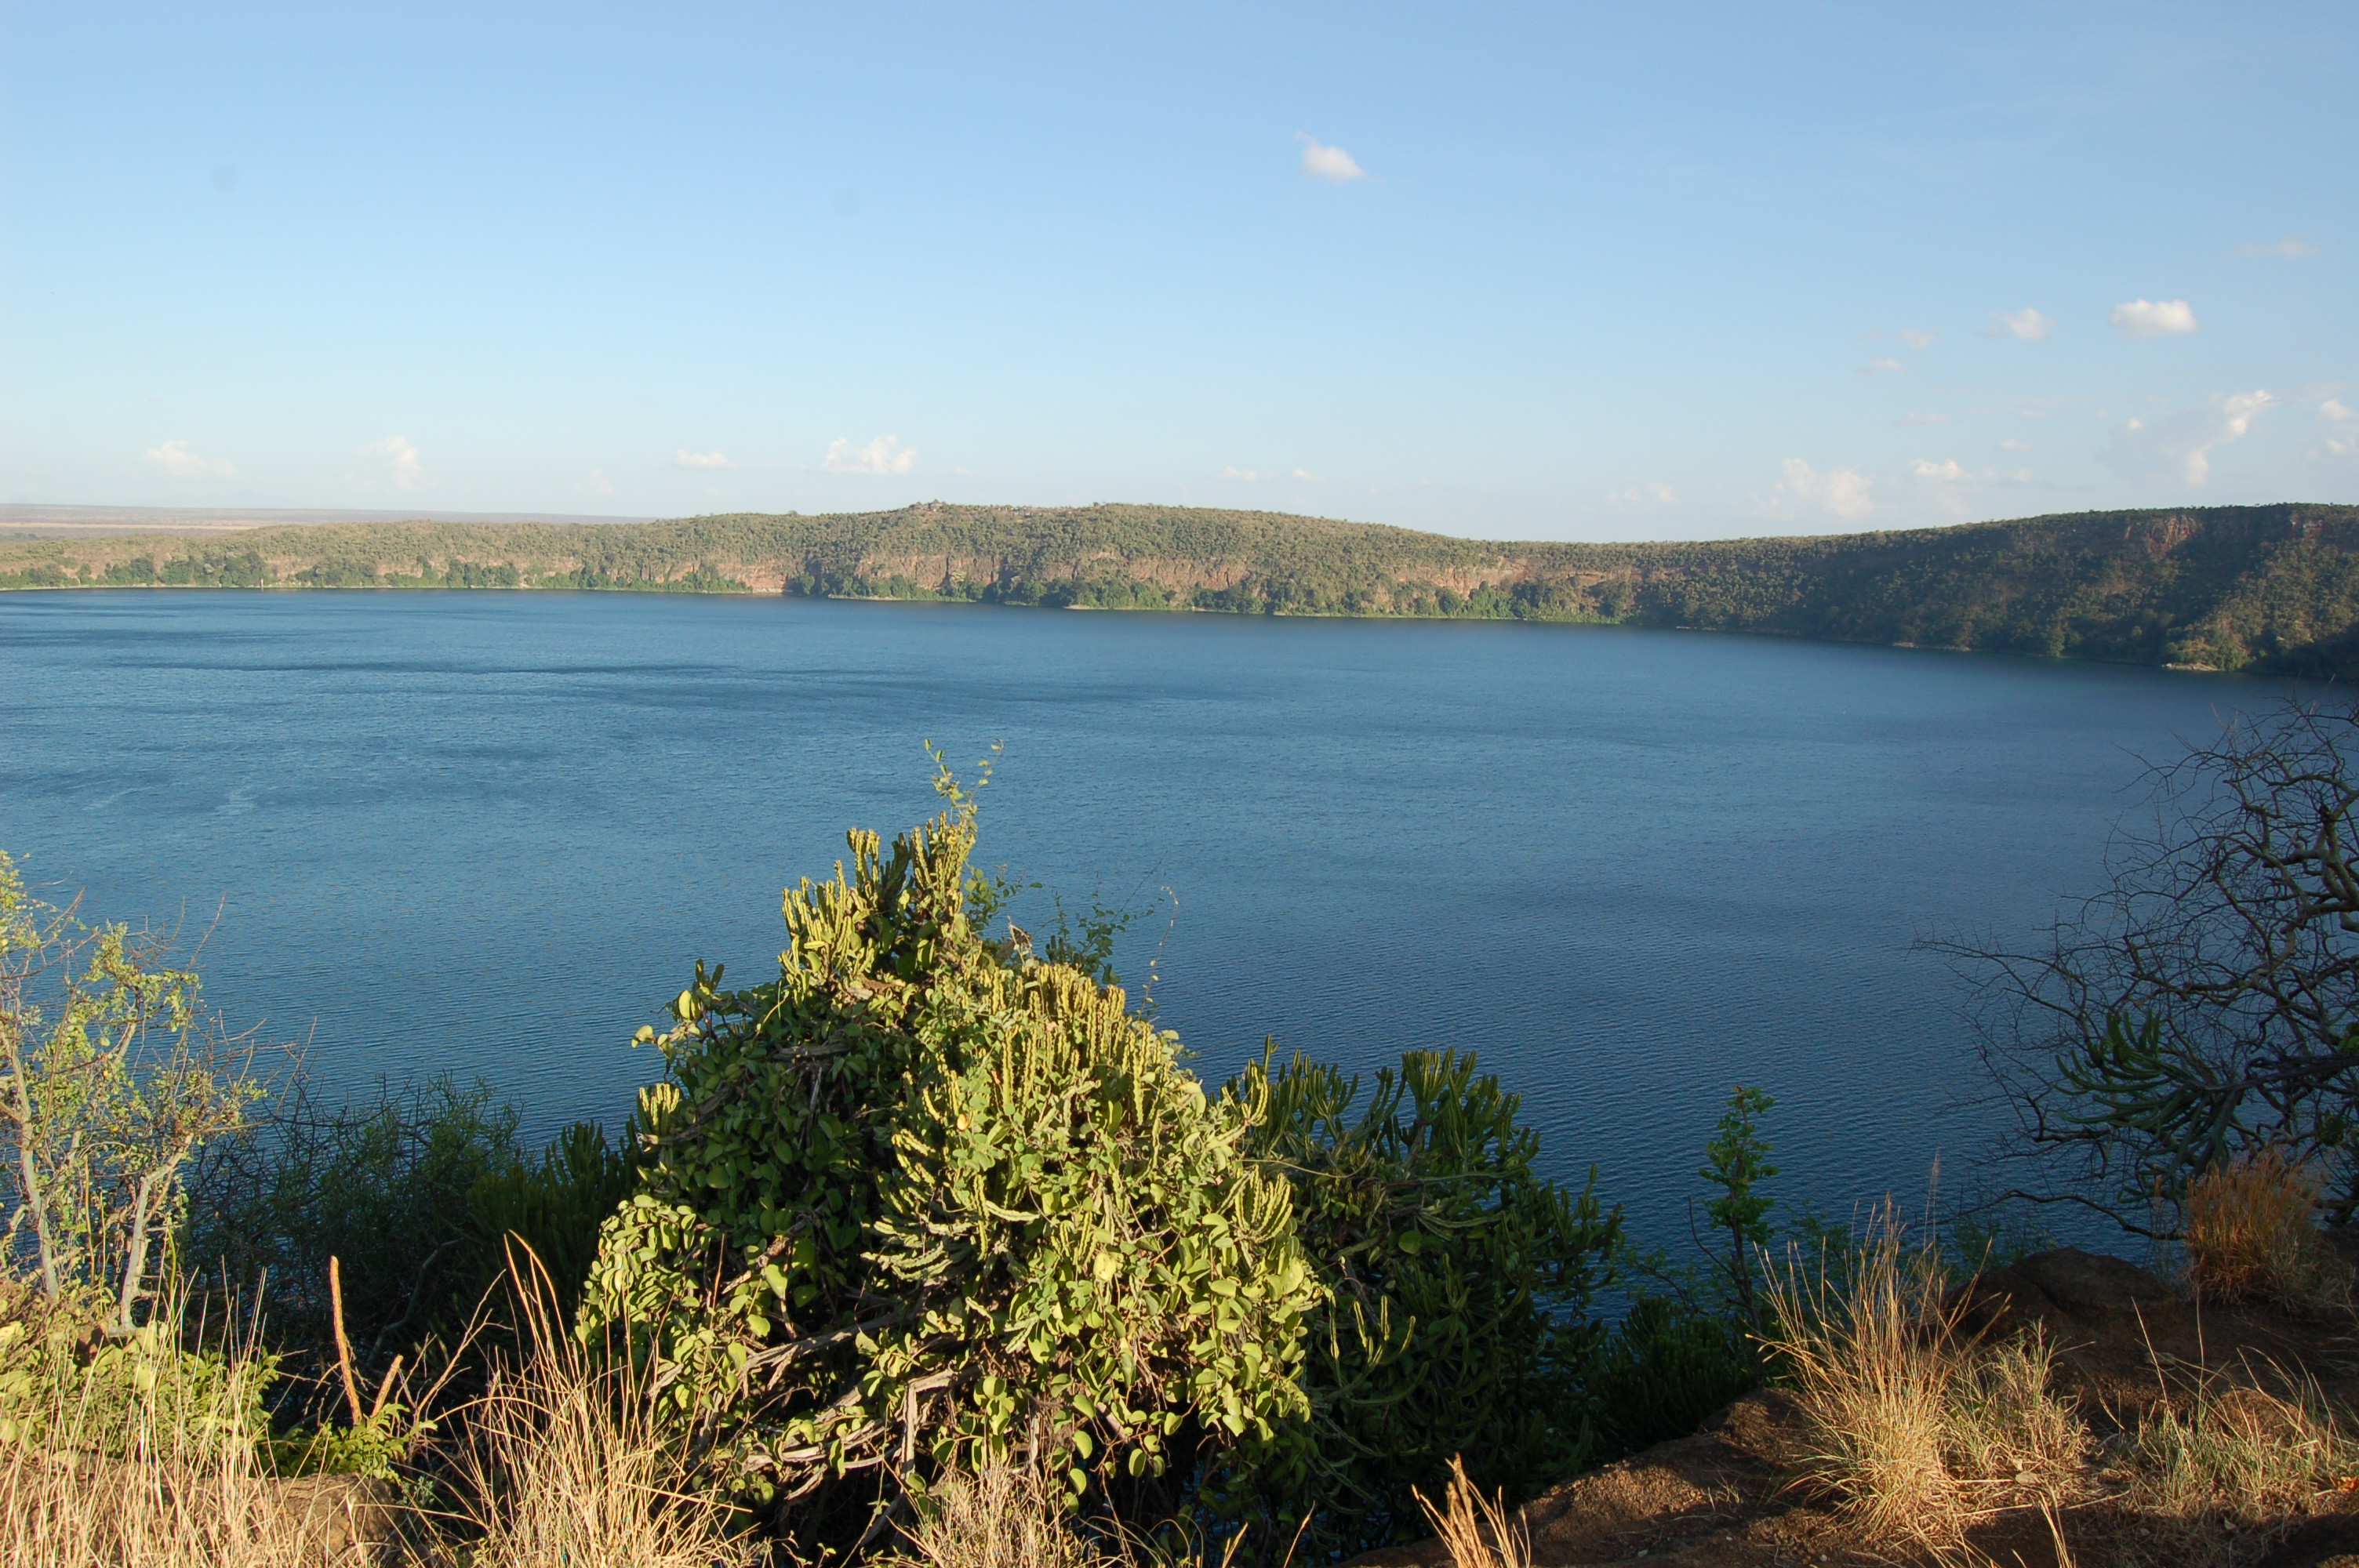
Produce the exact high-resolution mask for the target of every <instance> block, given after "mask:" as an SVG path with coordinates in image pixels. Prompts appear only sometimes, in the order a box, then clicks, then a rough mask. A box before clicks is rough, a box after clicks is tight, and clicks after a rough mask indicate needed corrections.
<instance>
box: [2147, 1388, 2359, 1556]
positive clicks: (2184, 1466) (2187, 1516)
mask: <svg viewBox="0 0 2359 1568" xmlns="http://www.w3.org/2000/svg"><path fill="white" fill-rule="evenodd" d="M2128 1457H2129V1464H2130V1467H2131V1471H2132V1475H2133V1477H2134V1479H2133V1485H2132V1491H2131V1499H2132V1501H2133V1502H2134V1504H2135V1505H2136V1507H2137V1508H2138V1509H2140V1510H2141V1511H2143V1512H2147V1513H2150V1514H2157V1515H2160V1516H2162V1517H2164V1518H2169V1519H2183V1520H2228V1521H2233V1522H2234V1523H2236V1524H2238V1525H2241V1526H2246V1527H2250V1526H2256V1525H2258V1526H2272V1525H2277V1524H2282V1523H2283V1522H2284V1521H2286V1520H2287V1519H2290V1518H2296V1517H2299V1516H2300V1515H2302V1514H2305V1513H2307V1512H2309V1511H2310V1508H2311V1507H2312V1505H2313V1504H2314V1503H2315V1502H2316V1501H2317V1500H2318V1499H2319V1498H2321V1497H2322V1496H2326V1495H2329V1494H2332V1492H2334V1491H2335V1490H2336V1488H2337V1483H2339V1482H2340V1481H2342V1480H2343V1479H2344V1478H2346V1477H2348V1476H2352V1475H2353V1474H2354V1471H2359V1446H2355V1445H2354V1444H2353V1443H2352V1441H2351V1439H2350V1438H2349V1437H2348V1436H2346V1435H2345V1434H2344V1433H2343V1431H2342V1429H2341V1426H2340V1423H2338V1422H2336V1420H2335V1419H2334V1416H2333V1413H2332V1411H2329V1410H2328V1409H2327V1408H2326V1405H2325V1402H2324V1401H2323V1400H2321V1398H2320V1397H2319V1391H2318V1390H2317V1388H2316V1386H2315V1385H2312V1384H2304V1385H2302V1386H2301V1387H2300V1388H2299V1389H2298V1390H2295V1391H2294V1392H2292V1393H2289V1394H2277V1393H2272V1392H2269V1391H2268V1390H2266V1389H2261V1388H2256V1387H2253V1386H2251V1385H2250V1384H2248V1383H2245V1382H2242V1381H2236V1382H2230V1381H2229V1380H2227V1379H2223V1378H2220V1377H2217V1376H2214V1377H2212V1378H2209V1379H2205V1380H2204V1382H2203V1383H2202V1385H2201V1386H2200V1387H2199V1388H2197V1389H2196V1390H2193V1391H2192V1392H2191V1393H2190V1394H2189V1395H2187V1396H2185V1397H2183V1398H2181V1399H2180V1400H2174V1401H2172V1402H2170V1403H2169V1404H2167V1405H2163V1406H2161V1407H2159V1408H2158V1409H2157V1410H2156V1411H2154V1412H2153V1413H2152V1414H2150V1415H2149V1416H2148V1417H2147V1420H2146V1421H2145V1422H2143V1423H2141V1424H2140V1426H2139V1427H2138V1429H2137V1431H2136V1434H2135V1436H2134V1439H2133V1442H2132V1446H2131V1449H2130V1453H2129V1455H2128Z"/></svg>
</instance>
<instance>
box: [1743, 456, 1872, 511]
mask: <svg viewBox="0 0 2359 1568" xmlns="http://www.w3.org/2000/svg"><path fill="white" fill-rule="evenodd" d="M1874 482H1875V481H1873V480H1871V479H1869V478H1867V477H1866V476H1865V475H1864V474H1861V473H1858V472H1856V471H1854V470H1851V469H1837V470H1834V471H1833V472H1832V473H1825V474H1822V473H1821V472H1819V470H1816V469H1814V468H1812V467H1811V466H1810V464H1809V463H1806V462H1804V461H1803V460H1801V459H1799V458H1788V459H1787V460H1785V462H1784V463H1783V464H1782V465H1780V467H1779V469H1778V471H1777V483H1776V484H1775V485H1773V486H1771V487H1770V490H1769V493H1768V495H1767V496H1766V497H1765V498H1763V502H1762V505H1763V508H1764V510H1766V511H1767V512H1769V513H1770V514H1772V515H1774V516H1778V517H1794V516H1799V515H1802V514H1810V513H1827V514H1832V515H1833V516H1836V517H1864V516H1866V515H1867V514H1868V513H1869V512H1871V511H1873V510H1874V509H1875V503H1874V502H1873V501H1871V500H1869V499H1868V494H1867V492H1868V487H1869V486H1870V485H1872V484H1873V483H1874Z"/></svg>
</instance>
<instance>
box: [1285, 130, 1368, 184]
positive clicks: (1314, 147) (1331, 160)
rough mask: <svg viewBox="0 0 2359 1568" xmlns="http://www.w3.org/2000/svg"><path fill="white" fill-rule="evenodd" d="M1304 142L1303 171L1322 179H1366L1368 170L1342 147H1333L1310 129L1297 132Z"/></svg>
mask: <svg viewBox="0 0 2359 1568" xmlns="http://www.w3.org/2000/svg"><path fill="white" fill-rule="evenodd" d="M1295 135H1296V136H1297V138H1298V139H1299V140H1300V142H1301V143H1302V172H1303V173H1305V174H1308V175H1311V176H1314V177H1316V178H1320V179H1365V178H1368V171H1367V170H1366V169H1364V168H1361V167H1360V165H1359V162H1358V160H1356V159H1355V158H1353V157H1352V155H1351V154H1350V153H1347V152H1345V151H1344V150H1343V148H1342V147H1331V146H1327V145H1326V144H1325V143H1324V142H1321V140H1320V139H1319V138H1318V137H1316V136H1314V135H1310V133H1309V132H1308V131H1298V132H1296V133H1295Z"/></svg>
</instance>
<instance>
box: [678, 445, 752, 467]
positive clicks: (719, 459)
mask: <svg viewBox="0 0 2359 1568" xmlns="http://www.w3.org/2000/svg"><path fill="white" fill-rule="evenodd" d="M671 466H672V467H674V468H676V469H734V468H735V467H736V466H737V465H736V464H735V463H733V462H731V461H730V460H729V454H728V453H726V452H691V451H690V450H689V449H687V448H686V447H679V448H675V449H673V451H672V454H671Z"/></svg>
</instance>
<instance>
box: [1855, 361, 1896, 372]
mask: <svg viewBox="0 0 2359 1568" xmlns="http://www.w3.org/2000/svg"><path fill="white" fill-rule="evenodd" d="M1907 369H1908V366H1907V365H1905V364H1902V363H1901V362H1899V361H1898V360H1870V361H1868V362H1866V363H1865V364H1864V365H1862V366H1860V367H1859V373H1860V374H1862V375H1898V374H1899V373H1901V372H1902V371H1905V370H1907Z"/></svg>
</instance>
